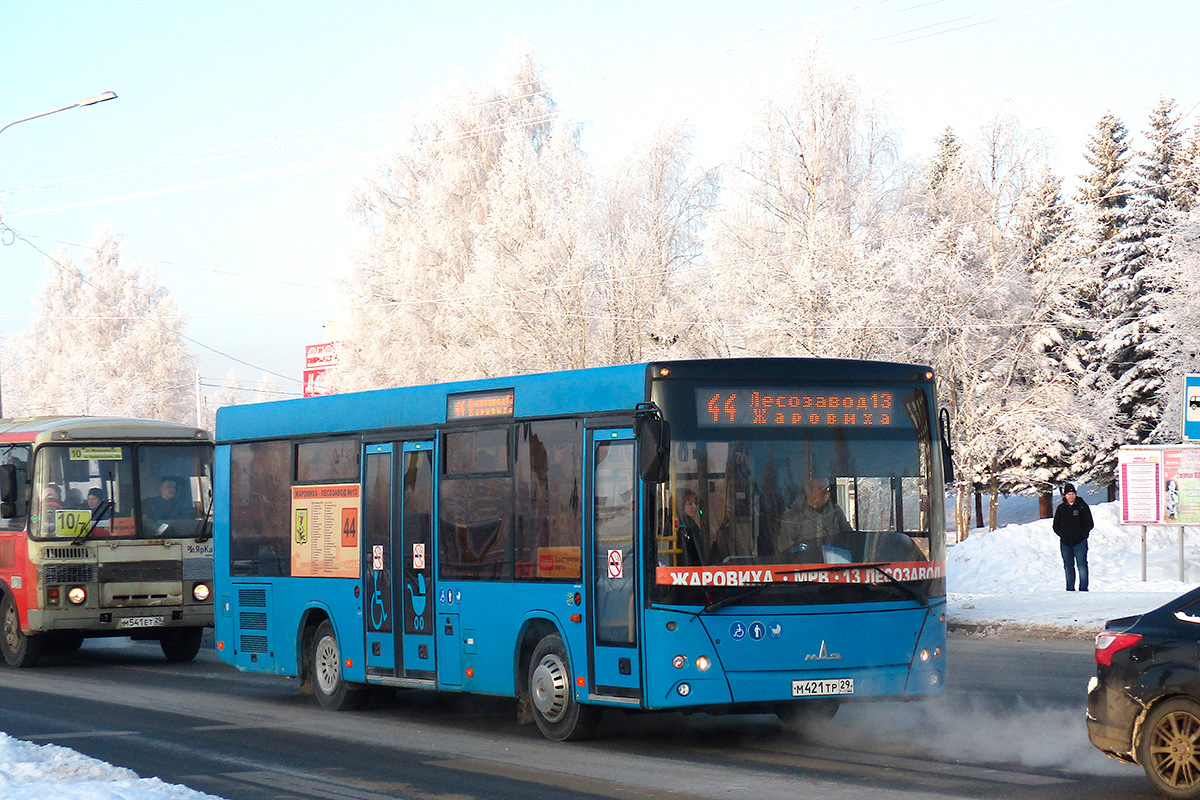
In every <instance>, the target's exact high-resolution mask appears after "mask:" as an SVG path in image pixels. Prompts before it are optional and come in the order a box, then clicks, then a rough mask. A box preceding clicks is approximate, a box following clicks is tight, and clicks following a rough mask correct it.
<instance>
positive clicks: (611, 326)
mask: <svg viewBox="0 0 1200 800" xmlns="http://www.w3.org/2000/svg"><path fill="white" fill-rule="evenodd" d="M691 162H692V150H691V133H690V131H689V129H688V128H687V127H686V126H684V125H682V124H666V123H664V124H662V125H660V126H659V127H658V128H657V129H656V130H655V131H654V132H653V134H652V135H651V136H650V137H649V138H647V139H646V140H645V141H643V142H640V143H639V144H638V145H637V146H636V147H635V148H634V151H633V153H632V154H631V155H629V156H628V157H627V158H626V159H625V160H624V161H623V162H622V163H621V164H620V165H619V166H618V168H617V169H616V171H615V173H614V174H613V176H612V177H611V179H610V180H609V181H608V183H607V185H606V186H605V188H604V191H603V192H602V194H601V196H600V206H601V212H600V213H601V219H600V241H599V256H598V258H599V275H598V280H599V290H600V291H599V297H598V299H599V309H600V311H601V315H602V317H603V322H602V323H601V325H600V327H599V330H598V335H599V341H600V345H599V346H600V349H601V353H602V355H601V358H602V359H604V363H610V364H622V363H629V362H631V361H644V360H648V359H652V358H660V357H663V356H666V355H668V354H674V355H685V356H697V355H709V354H711V353H712V349H711V342H712V340H713V337H714V330H715V329H714V327H713V326H712V323H714V322H717V323H718V324H719V320H714V319H713V315H712V314H711V313H708V311H707V309H706V308H705V302H704V297H703V295H704V290H705V287H706V286H707V283H706V282H704V281H705V278H706V277H707V274H706V273H702V272H701V255H702V250H703V247H702V242H701V239H700V231H701V227H702V224H703V218H704V214H706V213H707V212H708V211H710V210H711V209H712V207H713V202H714V199H715V192H716V177H715V175H714V174H713V173H712V172H708V171H699V172H697V171H696V170H694V169H693V168H692V166H691Z"/></svg>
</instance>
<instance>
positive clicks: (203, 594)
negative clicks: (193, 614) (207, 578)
mask: <svg viewBox="0 0 1200 800" xmlns="http://www.w3.org/2000/svg"><path fill="white" fill-rule="evenodd" d="M210 594H211V591H210V590H209V588H208V584H207V583H197V584H196V585H195V586H193V587H192V597H193V598H195V600H196V602H198V603H203V602H204V601H205V600H207V599H208V597H209V595H210Z"/></svg>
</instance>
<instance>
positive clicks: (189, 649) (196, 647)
mask: <svg viewBox="0 0 1200 800" xmlns="http://www.w3.org/2000/svg"><path fill="white" fill-rule="evenodd" d="M203 638H204V629H203V628H174V629H172V630H169V631H163V635H162V638H160V639H159V640H158V644H159V646H161V647H162V651H163V655H164V656H166V657H167V660H168V661H191V660H192V659H193V658H195V657H196V655H197V654H198V653H199V652H200V640H201V639H203Z"/></svg>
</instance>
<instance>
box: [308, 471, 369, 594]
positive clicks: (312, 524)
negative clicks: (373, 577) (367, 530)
mask: <svg viewBox="0 0 1200 800" xmlns="http://www.w3.org/2000/svg"><path fill="white" fill-rule="evenodd" d="M358 520H359V485H358V484H357V483H338V484H327V485H321V486H293V487H292V575H295V576H297V577H325V578H357V577H358V571H359V567H358V560H359V536H358Z"/></svg>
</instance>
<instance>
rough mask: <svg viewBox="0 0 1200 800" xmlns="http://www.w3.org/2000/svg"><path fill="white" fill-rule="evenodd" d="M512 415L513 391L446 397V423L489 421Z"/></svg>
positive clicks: (497, 390) (472, 393)
mask: <svg viewBox="0 0 1200 800" xmlns="http://www.w3.org/2000/svg"><path fill="white" fill-rule="evenodd" d="M512 415H513V390H512V389H496V390H494V391H490V392H471V393H470V394H452V395H447V396H446V421H447V422H457V421H459V420H464V419H489V418H495V417H511V416H512Z"/></svg>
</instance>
